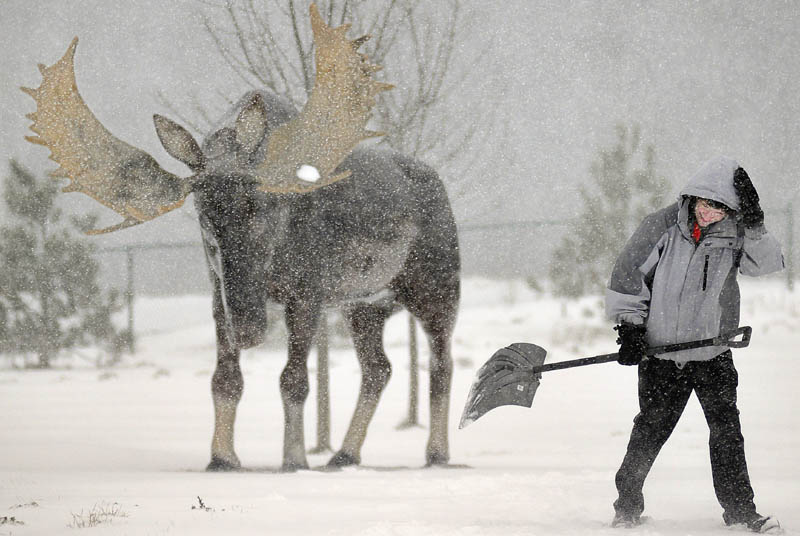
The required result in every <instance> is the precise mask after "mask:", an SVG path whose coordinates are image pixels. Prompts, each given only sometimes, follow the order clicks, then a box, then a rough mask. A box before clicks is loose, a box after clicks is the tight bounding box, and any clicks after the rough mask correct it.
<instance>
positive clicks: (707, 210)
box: [694, 198, 727, 227]
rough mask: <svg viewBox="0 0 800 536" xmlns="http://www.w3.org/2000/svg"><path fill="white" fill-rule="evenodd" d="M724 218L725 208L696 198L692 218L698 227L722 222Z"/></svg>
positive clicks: (725, 214)
mask: <svg viewBox="0 0 800 536" xmlns="http://www.w3.org/2000/svg"><path fill="white" fill-rule="evenodd" d="M725 216H727V212H726V211H725V208H724V207H722V206H721V205H720V204H719V203H716V202H714V201H710V200H708V199H703V198H698V200H697V202H696V203H695V204H694V217H695V219H696V220H697V225H699V226H700V227H708V226H709V225H711V224H712V223H717V222H718V221H721V220H724V219H725Z"/></svg>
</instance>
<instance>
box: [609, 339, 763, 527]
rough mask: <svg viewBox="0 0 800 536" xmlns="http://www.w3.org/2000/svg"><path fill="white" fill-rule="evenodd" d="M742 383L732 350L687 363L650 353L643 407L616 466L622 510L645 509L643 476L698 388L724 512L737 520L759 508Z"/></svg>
mask: <svg viewBox="0 0 800 536" xmlns="http://www.w3.org/2000/svg"><path fill="white" fill-rule="evenodd" d="M738 384H739V375H738V373H737V372H736V368H735V367H734V366H733V356H732V355H731V352H730V351H727V352H725V353H723V354H720V355H719V356H717V357H715V358H714V359H712V360H710V361H692V362H689V363H687V364H686V366H685V367H683V369H679V368H678V367H677V366H676V365H675V363H674V362H672V361H668V360H662V359H657V358H650V359H645V360H644V361H643V362H642V363H641V364H640V365H639V408H640V411H639V414H638V415H637V416H636V418H635V419H634V420H633V431H632V432H631V438H630V441H629V442H628V451H627V453H626V454H625V459H624V460H623V461H622V466H620V468H619V471H617V477H616V483H617V491H618V492H619V498H618V499H617V500H616V501H615V502H614V508H615V510H616V511H617V512H620V513H625V514H633V515H640V514H641V513H642V511H643V510H644V496H643V495H642V487H643V486H644V480H645V478H646V477H647V474H648V473H649V472H650V468H651V467H652V466H653V462H654V461H655V459H656V456H657V455H658V453H659V451H660V450H661V447H662V446H663V445H664V443H665V442H666V441H667V439H668V438H669V436H670V434H672V431H673V430H674V429H675V425H676V424H677V423H678V419H679V418H680V416H681V414H682V413H683V410H684V408H685V407H686V403H687V402H688V401H689V396H690V395H691V394H692V391H695V392H696V393H697V398H698V399H699V400H700V405H701V407H702V408H703V414H704V415H705V417H706V422H708V428H709V431H710V435H709V439H708V446H709V449H710V451H711V472H712V476H713V479H714V491H715V492H716V494H717V499H718V500H719V503H720V504H721V505H722V508H723V509H724V517H725V518H726V519H732V520H735V519H745V518H748V517H749V516H751V515H753V514H755V511H756V507H755V504H754V503H753V488H752V487H751V486H750V477H749V476H748V474H747V462H746V461H745V457H744V439H743V438H742V432H741V427H740V425H739V410H738V409H737V407H736V387H737V386H738Z"/></svg>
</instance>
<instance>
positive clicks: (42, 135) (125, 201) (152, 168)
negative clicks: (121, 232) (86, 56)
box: [21, 37, 191, 234]
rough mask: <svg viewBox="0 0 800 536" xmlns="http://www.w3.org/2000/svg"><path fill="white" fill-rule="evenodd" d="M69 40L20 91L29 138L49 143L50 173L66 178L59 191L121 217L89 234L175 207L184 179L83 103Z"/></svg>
mask: <svg viewBox="0 0 800 536" xmlns="http://www.w3.org/2000/svg"><path fill="white" fill-rule="evenodd" d="M77 46H78V38H77V37H76V38H75V39H73V40H72V43H70V45H69V48H68V49H67V52H66V53H65V54H64V56H63V57H62V58H61V59H60V60H58V62H56V63H55V64H53V65H51V66H50V67H46V66H44V65H42V64H40V65H39V71H40V72H41V73H42V84H41V85H40V86H39V87H38V88H37V89H31V88H27V87H23V88H21V89H22V91H24V92H25V93H27V94H28V95H30V96H31V97H33V99H34V100H35V101H36V106H37V108H36V112H34V113H31V114H28V115H27V116H26V117H28V118H29V119H31V120H32V121H33V124H32V125H31V127H30V128H31V130H32V131H34V132H35V133H36V134H38V136H26V137H25V139H26V140H28V141H30V142H31V143H36V144H39V145H44V146H45V147H47V148H48V149H50V152H51V154H50V159H51V160H53V161H55V162H56V163H57V164H59V168H58V169H57V170H55V171H53V172H51V176H53V177H66V178H69V179H71V181H70V184H69V185H67V186H66V187H64V188H63V191H64V192H81V193H83V194H86V195H88V196H90V197H92V198H94V199H95V200H97V201H98V202H100V203H102V204H103V205H105V206H106V207H108V208H110V209H112V210H114V211H116V212H117V213H118V214H120V215H121V216H122V217H123V218H124V220H123V221H122V222H121V223H119V224H117V225H113V226H111V227H107V228H105V229H100V230H94V231H89V234H100V233H107V232H109V231H116V230H118V229H124V228H126V227H130V226H132V225H136V224H139V223H142V222H145V221H148V220H151V219H153V218H155V217H156V216H160V215H161V214H164V213H165V212H168V211H170V210H172V209H175V208H178V207H179V206H181V205H182V204H183V201H184V199H185V198H186V196H187V195H188V194H189V191H190V188H191V186H190V181H187V180H184V179H180V178H179V177H177V176H176V175H173V174H171V173H169V172H167V171H164V170H163V169H162V168H161V167H160V166H159V165H158V163H157V162H156V161H155V160H154V159H153V157H151V156H150V155H149V154H147V153H145V152H144V151H141V150H139V149H137V148H135V147H132V146H131V145H128V144H127V143H125V142H123V141H121V140H119V139H117V138H116V137H114V136H113V135H112V134H111V133H110V132H109V131H108V130H106V129H105V127H103V125H102V124H101V123H100V121H98V119H97V118H96V117H95V116H94V114H92V111H91V110H90V109H89V107H88V106H86V103H85V102H84V101H83V98H82V97H81V95H80V94H79V93H78V87H77V85H76V83H75V64H74V58H75V48H76V47H77Z"/></svg>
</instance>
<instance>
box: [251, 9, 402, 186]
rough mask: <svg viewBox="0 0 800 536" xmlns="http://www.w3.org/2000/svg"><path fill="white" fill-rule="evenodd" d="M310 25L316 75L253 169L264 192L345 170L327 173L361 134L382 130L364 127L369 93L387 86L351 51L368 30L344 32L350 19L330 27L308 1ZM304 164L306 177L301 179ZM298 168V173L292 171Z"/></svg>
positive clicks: (329, 178)
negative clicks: (359, 33)
mask: <svg viewBox="0 0 800 536" xmlns="http://www.w3.org/2000/svg"><path fill="white" fill-rule="evenodd" d="M310 11H311V29H312V30H313V32H314V42H315V45H316V49H317V50H316V67H317V73H316V80H315V82H314V89H313V90H312V91H311V96H310V97H309V99H308V102H307V103H306V105H305V107H304V108H303V111H302V112H300V114H299V115H298V116H297V117H296V118H294V119H293V120H291V121H290V122H288V123H286V124H284V125H282V126H281V127H279V128H277V129H276V130H274V131H273V132H272V133H271V134H270V136H269V139H268V141H267V156H266V158H265V160H264V161H263V162H262V163H261V164H260V165H259V166H258V168H257V169H256V172H255V173H256V177H257V178H258V181H259V186H258V187H259V189H260V190H263V191H267V192H282V193H284V192H301V193H302V192H307V191H310V190H314V189H316V188H320V187H322V186H326V185H328V184H331V183H332V182H335V181H337V180H341V179H344V178H345V177H348V176H349V175H350V172H349V171H345V172H342V173H339V174H337V175H333V173H334V170H335V169H336V167H337V166H338V165H339V164H340V163H341V162H342V160H344V158H345V157H346V156H347V155H348V154H350V152H351V151H352V150H353V149H354V148H355V146H356V145H357V144H358V143H359V142H360V141H361V140H364V139H367V138H372V137H375V136H382V135H383V133H380V132H371V131H369V130H366V128H365V127H366V124H367V121H368V120H369V116H370V111H371V109H372V107H373V106H374V105H375V97H376V96H377V95H378V93H380V92H381V91H386V90H388V89H392V88H393V87H394V86H392V85H391V84H383V83H380V82H377V81H375V80H373V79H372V78H371V77H370V76H371V75H372V73H374V72H376V71H379V70H380V69H381V67H380V66H379V65H373V64H371V63H369V60H368V58H367V57H366V56H365V55H364V54H361V53H359V52H358V51H357V49H358V48H359V47H360V46H361V45H362V44H364V43H365V42H366V41H367V39H369V36H364V37H361V38H358V39H355V40H354V41H349V40H348V39H347V37H346V33H347V30H348V29H349V28H350V25H347V24H346V25H343V26H340V27H338V28H331V27H329V26H328V25H327V24H325V21H323V20H322V17H321V16H320V14H319V10H318V9H317V6H316V5H315V4H311V8H310ZM306 170H308V171H310V173H311V174H312V175H313V177H309V178H311V179H312V180H313V179H317V178H319V180H316V182H310V181H308V180H303V179H302V178H301V177H303V176H306V175H307V172H306ZM298 172H300V173H298Z"/></svg>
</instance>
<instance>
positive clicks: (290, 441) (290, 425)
mask: <svg viewBox="0 0 800 536" xmlns="http://www.w3.org/2000/svg"><path fill="white" fill-rule="evenodd" d="M285 313H286V329H287V331H288V332H289V359H288V361H287V363H286V367H285V368H284V369H283V372H282V373H281V380H280V385H281V399H282V400H283V416H284V421H283V468H282V469H283V471H297V470H298V469H308V461H307V460H306V446H305V445H306V442H305V434H304V433H303V426H304V424H303V410H304V407H305V402H306V399H307V398H308V392H309V383H308V364H307V362H308V353H309V351H310V350H311V344H312V342H313V340H314V334H315V333H316V329H317V323H318V320H319V315H320V309H319V306H318V305H316V304H315V303H311V302H309V301H307V300H303V301H300V300H298V301H296V302H293V303H289V304H287V305H286V310H285Z"/></svg>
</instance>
